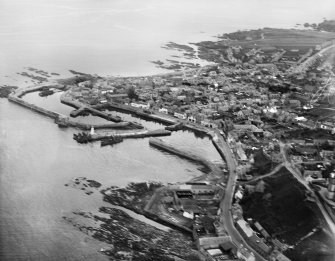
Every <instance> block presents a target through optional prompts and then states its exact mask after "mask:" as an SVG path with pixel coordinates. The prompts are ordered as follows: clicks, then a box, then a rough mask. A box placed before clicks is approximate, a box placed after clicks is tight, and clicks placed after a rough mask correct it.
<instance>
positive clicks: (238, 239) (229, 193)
mask: <svg viewBox="0 0 335 261" xmlns="http://www.w3.org/2000/svg"><path fill="white" fill-rule="evenodd" d="M213 132H214V133H213V134H212V137H213V140H214V141H215V142H216V143H217V145H218V146H219V150H221V152H222V154H224V156H225V160H226V163H227V167H228V170H229V178H228V181H227V187H226V191H225V196H224V197H223V200H222V201H221V203H220V209H221V216H220V221H221V222H222V223H223V225H224V228H225V229H226V231H227V233H228V234H229V236H230V237H231V239H232V241H233V242H235V244H236V245H237V246H240V245H241V244H243V246H244V247H245V248H247V249H248V250H249V251H251V252H253V253H254V255H255V258H256V260H259V261H265V260H266V259H264V258H263V257H262V256H261V255H259V254H258V253H257V252H256V251H255V250H253V249H252V248H251V247H249V246H248V244H247V243H246V242H245V240H244V239H243V237H242V236H241V235H240V233H239V232H238V231H237V229H236V228H235V226H234V222H233V218H232V216H231V213H230V209H231V206H232V203H233V196H234V191H235V186H236V178H237V176H236V162H235V159H234V157H233V153H232V152H231V150H230V148H229V146H228V144H227V143H226V141H225V140H224V139H223V137H222V136H221V135H220V133H219V132H218V131H213Z"/></svg>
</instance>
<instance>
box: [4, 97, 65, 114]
mask: <svg viewBox="0 0 335 261" xmlns="http://www.w3.org/2000/svg"><path fill="white" fill-rule="evenodd" d="M8 100H9V101H11V102H15V103H16V104H19V105H21V106H24V107H26V108H28V109H31V110H33V111H36V112H38V113H40V114H43V115H45V116H47V117H50V118H52V119H57V118H60V117H65V116H64V115H61V114H59V113H57V112H53V111H49V110H46V109H43V108H41V107H39V106H36V105H34V104H31V103H29V102H26V101H24V100H22V99H21V98H18V97H17V96H15V95H13V94H11V95H9V96H8Z"/></svg>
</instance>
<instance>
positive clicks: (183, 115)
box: [173, 112, 187, 120]
mask: <svg viewBox="0 0 335 261" xmlns="http://www.w3.org/2000/svg"><path fill="white" fill-rule="evenodd" d="M173 116H175V117H176V118H178V119H182V120H186V118H187V115H186V114H185V113H178V112H175V113H174V114H173Z"/></svg>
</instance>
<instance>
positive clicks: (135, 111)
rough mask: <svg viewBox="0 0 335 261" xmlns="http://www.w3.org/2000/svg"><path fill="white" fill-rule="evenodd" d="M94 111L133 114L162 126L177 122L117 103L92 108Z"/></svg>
mask: <svg viewBox="0 0 335 261" xmlns="http://www.w3.org/2000/svg"><path fill="white" fill-rule="evenodd" d="M94 108H96V109H114V110H116V111H121V112H125V113H129V114H134V115H135V116H138V117H139V118H142V119H144V120H151V121H155V122H159V123H163V124H168V125H170V124H176V123H177V122H178V121H177V119H172V118H171V119H170V118H167V117H164V116H160V115H157V114H149V113H146V112H143V111H142V110H141V109H138V108H135V107H132V106H128V105H123V104H117V103H112V102H110V103H106V104H101V105H97V106H94Z"/></svg>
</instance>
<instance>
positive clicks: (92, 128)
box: [90, 126, 95, 135]
mask: <svg viewBox="0 0 335 261" xmlns="http://www.w3.org/2000/svg"><path fill="white" fill-rule="evenodd" d="M90 134H91V135H94V134H95V133H94V127H93V126H91V131H90Z"/></svg>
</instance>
